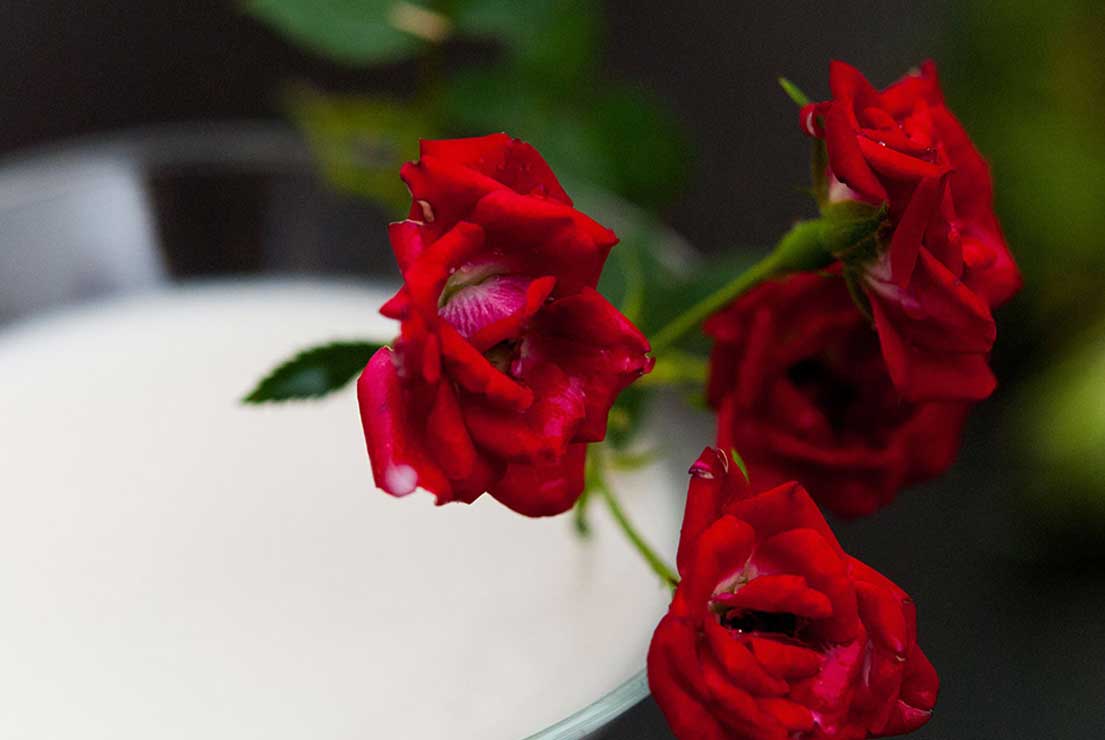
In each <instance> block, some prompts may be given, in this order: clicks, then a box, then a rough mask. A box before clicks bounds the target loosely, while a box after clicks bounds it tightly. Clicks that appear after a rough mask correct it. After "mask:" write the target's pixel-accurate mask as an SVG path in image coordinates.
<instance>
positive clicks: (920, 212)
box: [890, 177, 945, 288]
mask: <svg viewBox="0 0 1105 740" xmlns="http://www.w3.org/2000/svg"><path fill="white" fill-rule="evenodd" d="M944 184H945V179H944V178H943V177H927V178H925V179H923V180H921V182H919V183H918V184H917V187H916V188H915V189H914V191H913V195H912V196H910V199H909V203H908V204H907V205H906V208H905V212H904V213H903V214H902V218H901V220H900V221H899V222H898V225H897V226H896V227H895V228H894V236H893V237H892V238H891V240H890V274H891V276H892V279H893V280H894V282H895V283H897V284H898V286H899V287H901V288H905V287H907V286H908V285H909V279H910V277H911V276H912V275H913V266H914V265H915V264H916V262H917V255H918V254H919V253H920V251H921V240H922V239H923V238H924V236H925V230H926V229H927V228H928V225H929V222H930V221H931V220H932V217H933V216H934V215H935V213H936V209H937V208H938V207H939V205H940V201H941V199H942V198H943V197H944Z"/></svg>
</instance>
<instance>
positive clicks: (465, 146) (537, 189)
mask: <svg viewBox="0 0 1105 740" xmlns="http://www.w3.org/2000/svg"><path fill="white" fill-rule="evenodd" d="M420 143H421V154H422V156H423V157H426V156H430V157H436V158H438V159H441V160H444V161H448V162H453V163H455V164H460V165H464V166H466V167H471V168H472V169H474V170H476V171H478V172H480V173H481V174H484V175H487V176H488V177H491V178H494V179H495V180H497V181H499V182H501V183H503V184H504V185H506V186H507V187H508V188H510V189H511V190H514V191H515V192H518V193H522V194H523V195H530V194H533V195H542V196H544V197H547V198H552V199H553V200H557V201H560V202H561V203H564V204H566V205H571V204H572V201H571V199H570V198H569V197H568V194H567V193H565V192H564V188H562V187H561V186H560V183H559V182H558V181H557V179H556V175H554V174H553V171H552V169H551V168H550V167H549V165H548V164H547V163H546V162H545V160H544V159H543V158H542V157H541V155H540V154H539V153H538V152H537V150H536V149H534V148H533V147H532V146H530V145H529V144H527V143H526V142H524V141H520V140H518V139H512V138H511V137H509V136H507V135H506V134H491V135H489V136H480V137H474V138H468V139H439V140H436V141H430V140H423V141H421V142H420Z"/></svg>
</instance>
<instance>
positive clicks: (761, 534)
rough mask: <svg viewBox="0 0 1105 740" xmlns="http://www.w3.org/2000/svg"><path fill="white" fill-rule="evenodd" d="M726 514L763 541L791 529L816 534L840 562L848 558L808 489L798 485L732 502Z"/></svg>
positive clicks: (785, 485)
mask: <svg viewBox="0 0 1105 740" xmlns="http://www.w3.org/2000/svg"><path fill="white" fill-rule="evenodd" d="M725 513H727V514H732V515H733V516H736V517H737V518H739V519H741V520H742V521H745V522H748V524H749V525H751V526H752V528H753V529H755V530H756V536H757V538H758V539H759V540H760V541H763V540H766V539H768V538H770V537H772V536H774V535H776V534H778V533H780V532H785V531H787V530H791V529H796V528H803V529H807V530H813V531H814V532H816V533H817V534H818V536H820V538H821V539H822V541H823V542H825V543H826V544H827V545H828V546H829V547H831V548H832V550H833V552H834V553H835V554H836V557H837V559H839V558H842V557H844V550H843V549H842V548H841V547H840V543H839V542H837V541H836V536H835V535H834V534H833V531H832V529H830V528H829V525H828V523H827V522H826V521H825V517H824V516H823V515H822V514H821V510H820V509H818V508H817V504H815V503H814V502H813V499H811V498H810V495H809V494H808V493H806V489H804V488H802V486H800V485H798V484H797V483H793V482H792V483H785V484H783V485H780V486H778V487H776V488H773V489H771V490H770V491H764V492H763V493H759V494H756V495H755V496H750V497H748V498H744V499H740V500H737V501H732V502H730V503H729V504H728V505H727V506H726V507H725Z"/></svg>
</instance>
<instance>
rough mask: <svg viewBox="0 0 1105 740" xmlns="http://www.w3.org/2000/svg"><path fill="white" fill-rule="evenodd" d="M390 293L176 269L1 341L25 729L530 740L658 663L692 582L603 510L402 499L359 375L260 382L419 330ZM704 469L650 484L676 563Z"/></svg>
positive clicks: (14, 615) (6, 506)
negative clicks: (652, 656)
mask: <svg viewBox="0 0 1105 740" xmlns="http://www.w3.org/2000/svg"><path fill="white" fill-rule="evenodd" d="M383 297H384V294H383V293H382V292H379V291H373V290H368V289H365V288H363V287H357V286H351V285H343V284H333V283H319V282H285V283H271V282H270V283H221V284H209V285H203V286H192V287H184V288H177V289H173V290H171V291H166V292H161V293H152V294H148V295H144V296H138V297H132V298H127V299H123V300H117V301H113V302H111V303H106V304H100V305H97V306H93V307H88V308H83V309H80V310H78V311H72V312H68V313H60V314H56V315H53V316H50V317H46V318H40V319H37V320H35V321H32V322H25V323H23V324H21V325H19V326H16V327H13V328H11V329H9V330H8V331H6V332H4V333H0V506H2V511H3V513H2V515H0V598H2V599H3V604H2V608H0V642H2V643H3V646H2V648H0V697H3V698H2V700H0V736H3V737H12V738H24V737H25V738H35V739H36V740H45V739H47V738H59V739H61V738H65V739H66V740H68V739H70V738H78V737H79V738H82V740H91V739H93V738H105V739H106V738H111V739H112V740H129V739H131V738H134V739H137V738H141V739H142V740H148V738H188V739H189V740H191V739H193V738H233V739H234V740H247V739H249V738H258V739H260V738H264V739H265V740H273V739H276V738H296V739H297V740H299V739H301V738H308V737H309V738H369V737H372V738H376V737H379V738H396V739H398V738H404V739H407V738H411V739H414V740H417V739H420V738H479V739H480V740H489V739H491V740H493V739H495V738H503V739H505V740H514V739H516V738H520V737H523V736H525V735H527V734H529V733H531V732H535V731H537V730H539V729H541V728H542V727H545V726H547V725H549V724H552V723H553V722H555V721H557V720H559V719H561V718H563V717H565V716H566V715H568V714H570V713H571V712H573V711H575V710H577V709H579V708H581V707H583V706H584V705H586V704H588V703H589V702H591V701H592V700H594V699H596V698H597V697H599V696H600V695H602V694H603V693H605V692H607V691H609V690H611V689H613V688H615V687H616V686H617V685H618V684H619V683H621V682H622V681H624V680H625V679H627V678H629V677H630V676H632V675H633V674H634V673H636V672H637V671H638V670H639V669H640V667H641V666H642V665H643V661H644V655H645V650H646V647H647V644H648V640H649V637H650V635H651V632H652V629H653V627H654V625H655V623H656V622H657V620H658V619H659V617H660V615H661V614H662V613H663V610H664V608H665V607H666V602H667V598H668V595H667V593H665V590H664V589H663V588H662V587H661V586H660V585H659V583H658V582H657V580H656V578H654V577H653V576H652V575H651V574H650V573H649V571H648V570H647V568H646V567H645V566H644V564H643V563H642V562H641V561H640V559H639V558H638V557H637V556H636V554H635V553H634V552H633V551H632V550H631V549H630V547H629V545H628V544H627V543H626V542H625V541H624V539H623V538H622V537H621V536H620V535H619V533H618V532H617V531H616V530H615V529H614V527H613V525H612V524H611V522H610V521H609V520H608V518H607V517H606V514H605V511H603V510H602V508H601V507H600V506H598V505H596V506H595V507H593V512H592V518H593V520H594V524H595V529H596V532H595V536H594V537H593V538H592V540H590V541H589V542H586V543H581V542H580V541H579V540H578V539H577V538H576V537H575V536H574V533H573V531H572V527H571V522H570V520H569V518H568V517H559V518H554V519H545V520H526V519H523V518H521V517H519V516H517V515H515V514H512V513H511V512H509V511H507V510H506V509H504V508H502V507H501V506H498V505H497V504H496V503H495V502H494V501H493V500H491V499H490V498H488V497H484V499H481V500H480V501H479V502H477V503H476V504H475V505H473V506H470V507H465V506H460V505H454V506H446V507H443V508H435V507H434V506H433V504H432V501H431V497H430V496H429V495H428V494H424V493H421V492H419V493H416V494H414V495H412V496H410V497H408V498H406V499H402V500H396V499H393V498H391V497H389V496H386V495H384V494H382V493H380V492H378V491H376V490H375V489H374V488H373V486H372V483H371V473H370V469H369V465H368V461H367V458H366V456H365V453H364V444H363V440H362V436H361V430H360V422H359V420H358V416H357V409H356V403H355V399H354V394H353V391H352V389H351V388H349V389H346V390H345V391H343V392H341V393H339V394H336V395H335V396H333V397H330V398H327V399H325V400H323V401H321V402H317V403H303V404H293V405H286V406H283V407H279V408H277V407H261V408H246V407H242V406H240V405H238V403H237V399H238V398H240V397H241V395H243V393H244V392H245V391H246V390H248V387H249V385H250V384H251V382H252V381H253V380H254V379H256V378H257V377H259V376H260V375H261V374H262V373H263V372H265V371H266V370H267V369H268V368H269V367H271V366H272V365H273V364H274V363H275V362H277V361H279V360H281V359H283V358H285V357H286V356H288V355H289V354H290V353H291V352H292V351H294V350H296V349H298V348H301V347H303V346H306V345H310V344H315V343H318V342H321V341H326V340H329V339H339V338H356V337H365V336H375V337H377V338H383V337H387V336H388V335H390V334H391V333H392V328H391V327H389V326H388V322H386V321H385V320H384V319H382V318H380V317H379V316H378V315H377V314H376V308H377V307H378V305H379V303H380V302H381V300H382V299H383ZM684 486H685V481H683V480H673V479H672V476H671V475H669V474H668V473H667V472H665V471H664V470H662V469H652V470H649V471H645V472H642V473H641V474H637V475H634V476H633V477H631V478H623V479H621V480H619V481H618V488H619V489H620V490H622V491H624V498H625V501H626V506H627V508H628V509H629V511H630V514H631V515H632V516H633V517H634V518H635V519H636V520H638V522H639V524H640V525H641V528H642V529H643V530H644V532H645V533H646V534H647V536H649V537H650V539H651V540H653V541H654V542H655V543H657V544H659V545H664V546H666V547H661V549H662V550H666V551H667V553H668V554H669V555H670V554H671V552H672V551H673V550H674V544H675V541H676V534H677V530H678V519H679V515H680V511H679V509H680V505H679V496H678V495H673V494H672V493H671V492H672V491H673V490H681V489H682V488H683V487H684Z"/></svg>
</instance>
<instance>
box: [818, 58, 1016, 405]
mask: <svg viewBox="0 0 1105 740" xmlns="http://www.w3.org/2000/svg"><path fill="white" fill-rule="evenodd" d="M829 84H830V88H831V90H832V100H829V101H827V102H823V103H814V104H811V105H808V106H806V107H805V108H803V110H802V113H801V122H802V126H803V128H804V129H805V130H806V132H807V133H809V134H810V135H811V136H816V137H819V138H823V139H824V140H825V144H826V148H827V150H828V155H829V169H830V172H829V173H828V174H829V179H830V183H831V185H830V189H829V196H830V199H831V200H843V199H856V200H862V201H866V202H869V203H873V204H880V203H883V202H886V203H888V204H889V211H890V221H891V223H892V224H893V234H892V236H891V238H890V243H889V245H888V247H887V248H886V249H885V251H882V253H881V254H879V255H878V256H877V257H876V258H875V259H874V260H871V261H869V262H868V263H867V264H864V265H862V266H861V268H860V269H861V271H862V282H863V287H864V291H865V293H866V296H867V299H868V300H869V301H870V304H871V311H872V313H873V315H874V319H875V327H876V329H877V330H878V333H879V339H880V340H881V342H882V352H883V355H884V356H885V358H886V364H887V368H888V369H889V371H890V377H891V378H892V379H893V380H894V385H895V386H897V388H898V391H899V393H901V395H902V396H903V397H905V398H906V399H908V400H910V401H922V400H978V399H981V398H985V397H986V396H988V395H990V393H991V392H992V391H993V389H994V384H995V381H994V376H993V373H991V371H990V367H989V353H990V349H991V347H992V346H993V343H994V338H995V328H994V320H993V317H992V316H991V314H990V310H991V309H992V308H994V307H995V306H997V305H999V304H1001V303H1003V302H1004V301H1006V300H1008V299H1009V298H1010V297H1011V296H1012V295H1013V294H1014V293H1016V292H1017V290H1018V289H1019V288H1020V284H1021V281H1020V274H1019V273H1018V271H1017V267H1016V265H1015V264H1014V262H1013V259H1012V257H1011V255H1010V254H1009V249H1008V247H1007V246H1006V244H1005V240H1004V238H1003V237H1002V234H1001V228H1000V227H999V225H998V220H997V217H996V216H995V215H994V211H993V186H992V184H991V181H990V173H989V169H988V168H987V166H986V162H985V161H984V160H983V159H982V156H981V155H980V154H979V153H978V151H977V150H976V149H975V148H974V146H973V145H972V144H971V141H970V139H969V138H968V137H967V133H966V131H964V130H963V127H962V125H960V123H959V121H957V120H956V119H955V117H954V116H953V115H952V113H951V111H949V110H948V108H947V106H946V105H945V104H944V98H943V94H942V93H941V91H940V85H939V82H938V81H937V78H936V67H935V65H933V64H932V63H931V62H926V63H925V64H924V65H922V67H921V70H920V72H918V73H914V74H909V75H907V76H906V77H904V78H902V79H901V80H900V81H898V82H896V83H894V84H893V85H891V86H890V87H888V88H886V89H885V90H883V91H881V92H880V91H878V90H876V89H875V88H874V87H872V86H871V83H869V82H868V81H867V80H866V79H865V78H864V77H863V75H862V74H860V73H859V72H858V71H857V70H856V69H854V68H853V67H850V66H849V65H847V64H844V63H842V62H833V63H832V66H831V67H830V71H829Z"/></svg>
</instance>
